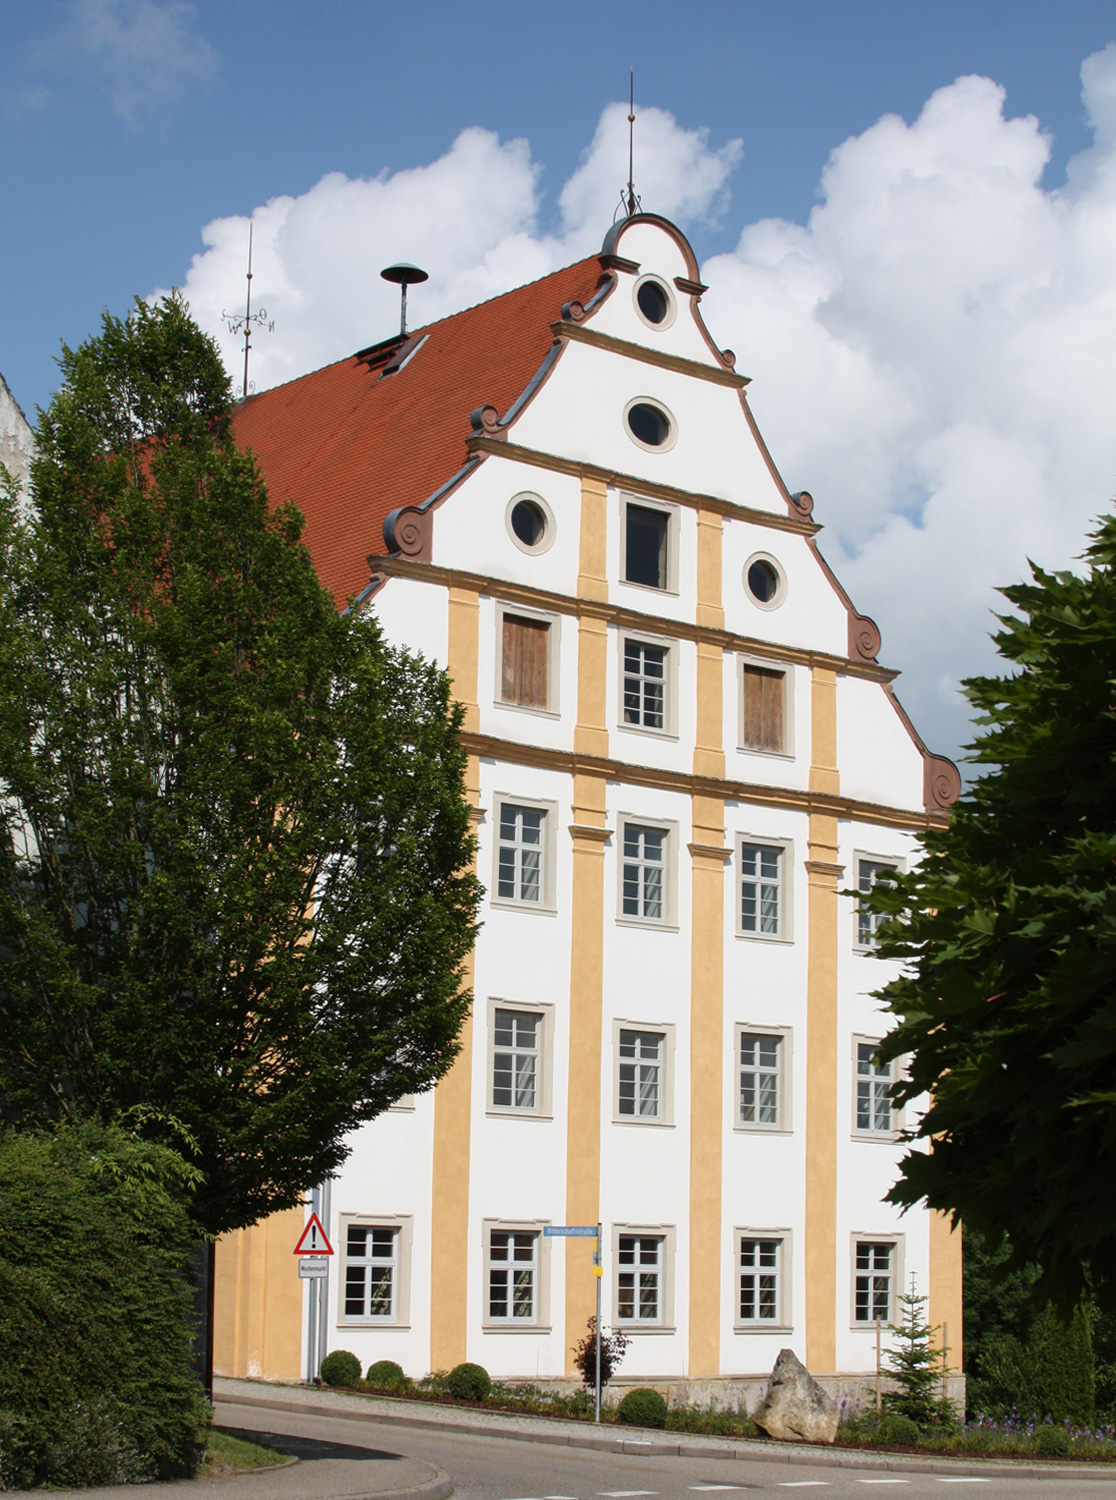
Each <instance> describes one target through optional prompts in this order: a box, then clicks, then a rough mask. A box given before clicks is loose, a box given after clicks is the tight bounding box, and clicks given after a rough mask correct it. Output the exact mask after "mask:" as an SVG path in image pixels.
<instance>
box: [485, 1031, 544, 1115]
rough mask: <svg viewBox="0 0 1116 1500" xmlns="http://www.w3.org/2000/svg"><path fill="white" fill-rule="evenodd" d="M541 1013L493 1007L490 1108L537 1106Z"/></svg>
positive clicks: (531, 1108)
mask: <svg viewBox="0 0 1116 1500" xmlns="http://www.w3.org/2000/svg"><path fill="white" fill-rule="evenodd" d="M541 1033H542V1016H540V1015H539V1014H538V1013H537V1012H536V1013H534V1014H532V1013H530V1012H527V1011H517V1010H502V1009H501V1010H496V1011H494V1012H493V1016H492V1038H493V1048H492V1105H493V1108H494V1109H522V1110H530V1111H531V1112H532V1113H535V1112H537V1110H538V1108H539V1061H540V1051H541V1041H542V1036H541Z"/></svg>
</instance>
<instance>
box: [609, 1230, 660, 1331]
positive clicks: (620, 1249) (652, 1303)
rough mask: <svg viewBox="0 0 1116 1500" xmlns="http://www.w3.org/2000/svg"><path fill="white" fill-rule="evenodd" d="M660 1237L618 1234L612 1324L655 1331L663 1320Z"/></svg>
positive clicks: (657, 1235) (655, 1235) (656, 1235)
mask: <svg viewBox="0 0 1116 1500" xmlns="http://www.w3.org/2000/svg"><path fill="white" fill-rule="evenodd" d="M665 1243H666V1237H665V1236H664V1235H662V1234H620V1235H619V1236H618V1239H617V1245H616V1322H617V1323H618V1324H621V1325H625V1326H637V1327H638V1326H639V1325H643V1326H644V1327H658V1326H660V1325H661V1324H662V1323H663V1322H664V1321H665V1320H664V1316H663V1312H664V1306H663V1292H664V1285H663V1279H664V1270H665V1267H664V1259H665V1257H664V1249H665Z"/></svg>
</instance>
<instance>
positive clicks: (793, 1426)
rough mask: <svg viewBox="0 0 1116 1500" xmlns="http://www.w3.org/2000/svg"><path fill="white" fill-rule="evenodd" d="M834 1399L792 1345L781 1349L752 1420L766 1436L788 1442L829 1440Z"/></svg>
mask: <svg viewBox="0 0 1116 1500" xmlns="http://www.w3.org/2000/svg"><path fill="white" fill-rule="evenodd" d="M838 1415H839V1414H838V1411H837V1405H836V1403H835V1402H834V1401H833V1400H831V1398H830V1397H829V1396H827V1395H826V1394H825V1392H824V1391H823V1390H822V1388H821V1386H820V1385H819V1384H818V1383H817V1381H816V1380H814V1379H813V1377H812V1376H811V1374H810V1372H809V1370H808V1369H807V1368H806V1366H805V1365H804V1364H803V1363H802V1361H801V1360H800V1359H799V1358H798V1356H797V1355H796V1354H795V1352H794V1350H793V1349H781V1350H780V1351H779V1358H778V1359H777V1360H776V1361H775V1368H774V1369H773V1370H772V1372H771V1379H770V1380H769V1381H768V1383H767V1394H766V1395H765V1396H764V1398H763V1400H762V1401H761V1402H760V1404H759V1408H758V1410H757V1411H756V1413H755V1415H754V1417H753V1418H752V1420H753V1421H754V1422H755V1424H756V1426H757V1427H762V1428H763V1430H764V1432H766V1433H767V1435H768V1437H773V1438H783V1439H785V1440H788V1441H790V1442H792V1443H801V1442H811V1443H831V1442H832V1441H833V1439H834V1438H835V1437H836V1436H837V1419H838Z"/></svg>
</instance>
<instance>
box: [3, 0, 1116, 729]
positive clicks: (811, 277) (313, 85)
mask: <svg viewBox="0 0 1116 1500" xmlns="http://www.w3.org/2000/svg"><path fill="white" fill-rule="evenodd" d="M0 15H2V17H3V22H4V47H3V49H2V51H0V125H2V131H3V135H2V140H3V150H2V151H0V286H2V287H3V295H2V296H0V372H2V373H3V375H4V376H5V377H6V378H7V381H8V384H9V385H10V387H11V389H12V392H13V394H14V395H15V397H16V399H17V400H18V401H19V402H20V404H21V405H22V406H23V408H24V410H25V411H26V412H27V413H28V415H29V416H31V417H32V418H33V416H34V410H35V407H36V406H38V405H42V404H45V403H46V402H47V400H48V399H49V395H50V392H51V390H52V388H53V386H54V384H55V382H56V365H55V363H54V358H55V355H56V354H57V351H58V348H59V343H60V341H65V342H66V343H67V344H70V345H74V344H76V343H79V342H80V341H81V340H82V339H84V338H86V337H88V336H90V335H91V334H93V333H95V332H96V330H97V327H98V323H99V319H100V315H101V311H102V309H104V308H108V309H109V310H111V311H112V312H114V313H118V314H121V313H124V312H126V311H127V308H128V306H129V305H130V302H131V299H132V297H133V296H136V295H139V296H145V297H147V296H151V295H152V294H154V293H157V292H158V291H160V290H163V289H166V288H169V287H171V286H182V287H184V288H185V289H186V293H187V295H188V297H189V299H190V302H191V306H192V307H193V310H194V312H195V315H196V316H197V317H198V319H199V321H200V322H201V323H202V324H203V326H204V327H206V328H207V329H208V330H209V331H210V332H212V333H213V334H214V335H215V336H218V337H219V338H220V340H221V343H222V349H223V351H224V352H225V354H226V358H227V360H228V363H229V367H230V370H231V371H232V372H233V374H234V378H239V362H238V360H237V357H236V344H235V341H234V340H233V339H232V338H231V336H230V335H229V334H228V332H227V330H226V329H225V328H224V325H223V323H222V313H223V312H224V311H226V310H228V311H235V310H237V309H239V308H240V307H242V305H243V295H244V285H245V283H244V270H245V254H246V250H247V238H248V227H249V224H251V225H252V226H253V233H254V241H255V256H256V259H255V266H254V269H255V273H256V275H255V279H254V281H253V292H254V297H255V299H256V302H257V305H262V306H263V307H265V308H266V310H267V313H268V317H269V319H271V320H274V324H275V326H274V329H273V331H271V332H261V333H260V334H259V335H258V336H257V338H256V341H255V347H254V352H253V365H252V371H251V379H252V381H253V382H254V383H255V384H256V385H257V387H258V388H260V389H262V388H265V387H266V386H268V385H272V384H275V383H276V382H278V381H281V380H286V379H289V378H291V377H292V376H294V375H297V374H300V373H303V372H304V371H306V370H308V369H312V368H314V367H316V366H317V365H320V364H323V363H326V362H328V361H330V360H333V359H338V358H342V357H344V356H345V355H346V354H349V353H351V352H352V351H354V350H355V349H358V348H361V347H363V346H366V345H368V344H370V343H374V342H376V341H377V340H378V339H380V338H383V337H386V336H387V335H389V334H390V333H392V332H393V330H394V326H395V320H396V317H397V307H398V304H397V300H396V297H397V294H396V292H395V289H394V288H390V287H388V286H387V285H386V284H385V283H383V282H382V281H381V280H380V278H379V270H380V268H381V267H383V266H384V265H386V264H388V263H389V262H392V261H397V260H410V261H415V262H417V263H418V264H420V265H422V266H424V267H425V268H426V269H427V270H428V271H430V273H431V279H430V281H429V282H428V283H427V284H426V285H425V286H423V287H421V288H419V289H417V290H416V291H415V292H414V293H413V294H412V323H415V324H417V323H421V322H422V321H424V320H427V319H431V318H434V317H439V316H442V315H443V314H445V313H448V312H452V311H454V310H456V309H458V308H460V307H463V306H467V305H469V304H471V303H473V302H476V301H478V300H481V299H482V298H484V297H488V296H492V295H496V294H498V293H499V292H502V291H504V290H506V289H508V288H509V287H511V286H515V285H517V284H519V283H521V282H523V281H526V280H530V279H532V278H533V277H536V276H539V275H543V274H545V273H546V272H547V271H549V270H552V269H554V268H556V267H558V266H560V265H562V264H565V263H566V262H568V261H570V260H572V259H575V258H578V257H580V256H582V255H585V254H587V253H590V252H591V251H592V250H593V249H595V248H597V247H598V246H599V243H600V240H601V238H602V237H603V233H604V231H605V229H606V228H607V226H608V224H609V223H610V222H611V220H612V217H613V213H614V210H615V207H616V205H617V203H618V201H619V195H620V190H621V188H622V186H623V183H624V180H625V178H626V175H627V170H626V169H627V144H626V121H625V116H626V113H627V107H626V96H627V85H628V76H629V68H630V67H634V68H635V77H636V109H637V116H638V119H637V127H636V148H635V176H636V189H637V191H638V192H639V193H640V194H641V197H642V202H643V206H644V207H645V208H646V209H648V210H649V211H655V212H658V213H662V214H665V215H666V216H667V217H670V218H672V219H674V220H675V221H676V222H677V223H679V224H680V225H681V226H682V227H683V228H684V229H685V231H686V232H687V234H688V235H689V236H690V238H691V240H692V242H693V244H694V247H695V250H696V252H697V254H698V258H699V260H700V262H701V265H702V275H703V279H704V280H705V281H706V282H707V283H708V285H709V292H708V293H707V295H706V297H705V299H704V302H703V313H704V315H705V317H706V321H707V322H708V324H709V325H710V328H711V330H712V332H713V335H714V337H715V338H716V339H717V341H718V342H719V344H721V345H722V346H729V347H731V348H733V349H734V350H736V353H737V368H738V369H739V370H741V371H742V372H743V373H745V374H747V375H749V376H750V377H751V378H752V382H753V383H752V385H751V387H750V388H749V397H750V399H751V403H752V406H753V409H754V411H755V413H756V416H757V420H758V421H759V424H760V427H761V430H762V431H763V433H764V436H765V438H766V439H767V441H768V445H769V447H770V448H771V449H772V452H773V455H774V458H775V461H776V463H777V465H778V466H779V468H780V470H781V472H782V474H783V476H784V478H785V479H786V481H787V483H788V485H789V486H790V488H791V489H792V490H797V489H808V490H810V492H811V493H812V494H813V495H814V498H815V519H817V520H819V521H820V522H822V524H823V526H824V528H825V529H824V531H823V532H822V534H821V537H820V544H821V546H822V549H823V551H824V552H825V554H826V556H827V558H828V559H829V561H830V562H831V563H832V564H833V566H834V567H835V568H836V570H837V572H838V574H839V575H840V577H841V579H842V581H843V582H844V583H845V585H846V587H847V588H848V590H849V592H850V593H851V594H852V596H853V598H854V600H855V602H856V605H857V608H858V609H859V610H860V611H861V612H862V613H866V614H870V615H872V616H873V617H874V618H875V619H876V620H877V622H878V623H879V625H880V628H881V632H882V636H883V648H882V651H881V657H880V659H881V661H883V662H884V663H885V664H887V665H889V666H893V667H897V668H899V669H901V671H902V674H903V675H902V676H901V678H900V679H899V683H898V690H899V693H900V696H901V698H902V699H903V701H904V703H905V705H906V706H907V707H908V709H909V710H910V711H911V713H912V716H913V717H914V719H915V722H916V723H917V724H918V726H919V728H920V729H921V731H922V733H923V735H924V737H925V738H926V739H927V740H928V741H929V742H930V743H931V745H932V747H933V748H934V749H936V750H941V751H943V752H945V753H957V749H958V746H959V745H961V744H963V743H964V742H965V741H966V740H967V739H969V738H970V737H971V730H970V728H969V725H968V721H967V708H966V705H965V702H964V700H963V698H962V697H961V696H960V694H959V692H958V683H959V681H960V680H961V679H962V678H964V677H965V676H968V675H972V674H974V673H978V672H985V671H989V670H996V669H997V659H996V656H995V653H994V650H993V647H992V645H991V644H990V641H989V631H990V630H991V629H992V628H994V624H995V622H994V619H993V616H992V613H991V611H993V610H994V609H997V608H1001V609H1002V608H1004V607H1005V606H1004V604H1003V601H1002V600H1000V599H999V597H998V596H997V594H996V592H995V590H996V587H997V585H1004V584H1009V583H1012V582H1014V581H1016V580H1017V579H1019V578H1021V577H1023V576H1024V575H1025V573H1026V569H1027V566H1028V558H1032V559H1034V560H1035V561H1036V562H1039V563H1040V564H1042V565H1043V566H1045V567H1048V568H1058V567H1070V566H1080V563H1079V562H1075V559H1078V558H1079V557H1080V554H1081V551H1082V548H1083V546H1084V543H1085V540H1086V536H1087V532H1088V530H1089V528H1090V525H1091V524H1092V522H1093V521H1094V519H1095V518H1096V517H1097V516H1098V515H1099V514H1101V513H1102V512H1103V511H1104V510H1106V509H1107V508H1108V507H1109V505H1110V503H1111V500H1112V497H1113V494H1114V493H1116V422H1114V420H1113V414H1114V412H1116V359H1114V358H1113V350H1114V349H1116V12H1113V10H1112V8H1111V6H1102V5H1101V4H1099V3H1093V0H1064V3H1063V4H1062V5H1060V6H1058V7H1057V8H1055V7H1053V6H1051V5H1050V4H1049V0H1010V3H1006V0H963V3H958V0H938V3H935V4H933V5H931V4H928V3H926V0H842V4H840V5H834V4H833V3H832V0H776V3H772V0H765V3H763V4H761V3H758V0H706V3H705V4H704V5H703V6H702V7H701V8H700V9H698V8H683V7H679V6H678V5H677V4H666V3H663V0H641V3H639V4H634V3H630V0H612V3H611V4H609V5H607V6H606V5H601V4H600V3H594V4H583V3H580V0H566V3H563V4H551V3H548V0H535V3H533V4H531V5H526V6H520V7H516V8H511V9H505V10H503V11H486V10H484V9H483V8H478V7H476V6H467V5H462V4H450V3H444V0H443V3H435V0H411V3H410V4H409V5H406V6H399V5H387V4H381V3H379V0H322V3H319V4H318V5H314V6H310V5H308V4H306V3H305V0H302V3H295V0H267V3H264V0H237V3H236V4H234V5H229V4H227V3H225V4H217V3H211V0H199V3H196V4H188V3H185V0H40V3H37V4H35V5H33V6H32V5H19V4H17V3H16V0H5V3H4V5H3V10H2V11H0Z"/></svg>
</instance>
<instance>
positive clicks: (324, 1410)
mask: <svg viewBox="0 0 1116 1500" xmlns="http://www.w3.org/2000/svg"><path fill="white" fill-rule="evenodd" d="M339 1394H340V1393H339ZM215 1399H216V1400H218V1401H223V1402H227V1403H228V1404H230V1405H234V1406H258V1407H270V1408H272V1410H274V1411H286V1412H304V1413H307V1414H308V1415H311V1416H317V1417H339V1418H341V1419H342V1420H343V1421H351V1422H352V1421H355V1422H386V1423H389V1424H391V1423H394V1424H396V1425H399V1426H407V1427H419V1428H423V1427H425V1428H433V1429H436V1430H437V1431H439V1432H460V1433H464V1434H466V1435H467V1436H469V1437H502V1438H510V1439H512V1440H513V1441H514V1442H519V1443H543V1444H549V1445H551V1446H554V1447H561V1448H593V1449H596V1450H597V1451H598V1452H604V1453H631V1454H642V1455H643V1456H644V1457H645V1458H665V1457H670V1458H674V1457H682V1458H720V1459H725V1458H731V1459H737V1460H740V1461H747V1462H752V1463H756V1462H758V1463H783V1464H814V1463H817V1464H823V1465H832V1466H833V1467H835V1468H839V1469H880V1470H885V1471H888V1470H889V1471H891V1472H892V1473H896V1474H954V1475H957V1476H958V1477H975V1478H981V1479H1104V1480H1107V1481H1108V1482H1109V1483H1111V1482H1112V1480H1113V1479H1116V1467H1114V1466H1113V1465H1111V1464H1108V1465H1104V1466H1102V1465H1099V1464H1049V1465H1048V1464H1031V1463H1027V1462H1026V1461H1025V1460H1020V1461H1019V1462H1017V1463H1011V1462H1004V1461H999V1462H993V1461H991V1460H990V1461H988V1462H987V1463H973V1462H971V1461H968V1460H965V1459H951V1458H941V1457H930V1456H929V1455H928V1456H927V1457H926V1458H916V1457H914V1456H913V1455H910V1456H901V1455H899V1454H883V1453H865V1452H861V1451H858V1452H850V1451H848V1450H841V1449H835V1448H821V1447H818V1446H816V1445H814V1444H801V1445H800V1444H798V1443H793V1444H792V1443H765V1442H763V1441H759V1442H748V1443H744V1444H742V1443H741V1442H740V1441H739V1440H738V1439H735V1438H715V1437H703V1438H700V1439H699V1440H698V1441H695V1442H667V1441H663V1440H662V1439H660V1438H613V1437H605V1436H604V1434H603V1433H602V1434H601V1435H600V1436H598V1435H597V1434H596V1433H590V1432H577V1431H575V1432H540V1431H538V1430H531V1429H527V1428H515V1427H513V1426H512V1425H511V1423H512V1422H513V1421H515V1420H516V1417H515V1414H514V1413H509V1414H508V1416H507V1417H506V1418H505V1419H503V1420H489V1421H487V1422H469V1421H464V1422H463V1421H439V1420H438V1419H437V1418H436V1417H430V1416H418V1415H417V1414H416V1415H412V1414H411V1413H410V1412H409V1411H402V1410H393V1411H390V1412H383V1411H362V1410H361V1409H360V1407H359V1405H356V1404H354V1405H353V1406H330V1405H326V1404H325V1403H324V1402H323V1403H318V1402H315V1401H313V1400H307V1401H283V1400H280V1399H279V1398H278V1397H273V1396H242V1395H239V1394H237V1395H230V1394H226V1393H217V1394H216V1396H215ZM352 1399H353V1401H354V1403H357V1402H361V1401H362V1400H363V1398H362V1397H360V1396H357V1397H354V1398H352ZM496 1416H497V1414H496V1413H493V1417H494V1418H496ZM533 1420H537V1419H533ZM544 1420H545V1419H544ZM504 1421H507V1426H505V1425H504ZM409 1493H414V1492H409ZM380 1500H387V1497H386V1496H381V1497H380ZM430 1500H441V1497H435V1496H431V1497H430Z"/></svg>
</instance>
